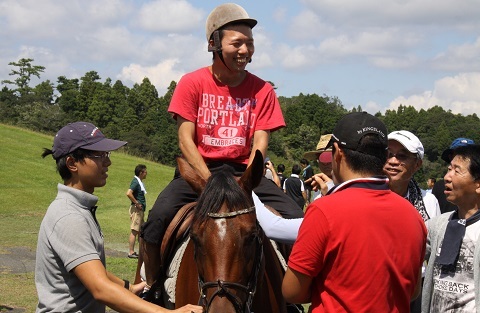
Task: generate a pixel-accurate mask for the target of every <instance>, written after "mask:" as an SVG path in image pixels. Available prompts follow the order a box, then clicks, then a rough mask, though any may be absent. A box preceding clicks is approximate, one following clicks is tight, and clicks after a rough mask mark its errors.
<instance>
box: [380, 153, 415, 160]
mask: <svg viewBox="0 0 480 313" xmlns="http://www.w3.org/2000/svg"><path fill="white" fill-rule="evenodd" d="M393 157H395V158H396V159H397V160H399V161H400V162H407V161H408V160H409V159H416V158H417V157H416V156H413V155H411V154H406V153H403V152H398V153H393V152H392V151H388V155H387V159H391V158H393Z"/></svg>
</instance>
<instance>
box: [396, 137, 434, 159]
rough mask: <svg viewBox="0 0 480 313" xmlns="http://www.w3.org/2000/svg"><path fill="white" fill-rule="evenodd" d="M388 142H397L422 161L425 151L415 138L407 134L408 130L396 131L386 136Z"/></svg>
mask: <svg viewBox="0 0 480 313" xmlns="http://www.w3.org/2000/svg"><path fill="white" fill-rule="evenodd" d="M388 140H395V141H398V142H399V143H400V144H401V145H402V146H404V147H405V149H407V150H408V151H410V152H411V153H415V154H416V155H418V157H419V158H420V159H423V155H424V153H425V150H424V149H423V145H422V143H421V142H420V139H418V137H417V136H415V135H414V134H412V133H411V132H409V131H408V130H397V131H394V132H391V133H390V134H388Z"/></svg>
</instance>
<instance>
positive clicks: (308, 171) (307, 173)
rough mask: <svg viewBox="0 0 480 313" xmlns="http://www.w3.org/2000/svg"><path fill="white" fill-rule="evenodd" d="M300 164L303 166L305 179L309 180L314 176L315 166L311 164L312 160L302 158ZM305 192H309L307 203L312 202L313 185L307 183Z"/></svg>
mask: <svg viewBox="0 0 480 313" xmlns="http://www.w3.org/2000/svg"><path fill="white" fill-rule="evenodd" d="M300 165H301V166H302V168H303V172H302V178H303V181H306V180H309V179H310V178H312V176H313V168H312V167H311V166H310V162H308V160H307V159H302V160H301V161H300ZM305 192H306V194H307V200H306V202H307V205H308V204H310V200H311V199H312V186H311V185H310V184H307V185H305Z"/></svg>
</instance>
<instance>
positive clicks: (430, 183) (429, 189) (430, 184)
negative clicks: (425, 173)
mask: <svg viewBox="0 0 480 313" xmlns="http://www.w3.org/2000/svg"><path fill="white" fill-rule="evenodd" d="M436 182H437V179H436V178H434V177H430V178H429V179H427V190H426V192H427V193H431V192H432V189H433V186H434V185H435V183H436Z"/></svg>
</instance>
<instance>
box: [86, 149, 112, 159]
mask: <svg viewBox="0 0 480 313" xmlns="http://www.w3.org/2000/svg"><path fill="white" fill-rule="evenodd" d="M110 154H111V152H110V151H108V152H102V153H101V154H90V155H87V158H91V159H101V160H102V161H104V160H106V159H107V158H110Z"/></svg>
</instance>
